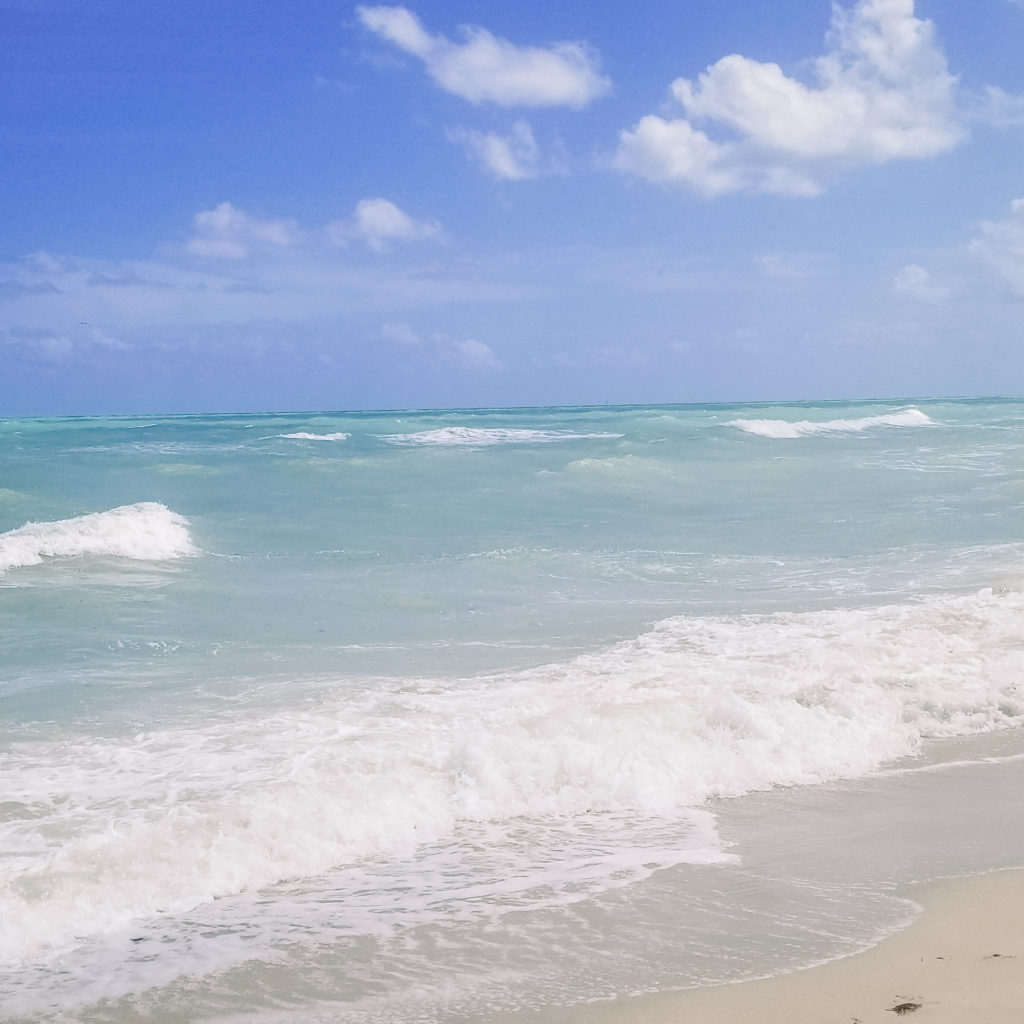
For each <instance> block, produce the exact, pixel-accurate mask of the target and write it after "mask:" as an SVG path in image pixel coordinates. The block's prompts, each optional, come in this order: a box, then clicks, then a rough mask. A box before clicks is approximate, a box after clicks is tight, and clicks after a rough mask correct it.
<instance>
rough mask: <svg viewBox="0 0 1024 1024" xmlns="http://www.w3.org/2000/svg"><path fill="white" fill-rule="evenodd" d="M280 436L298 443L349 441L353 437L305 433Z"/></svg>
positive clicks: (341, 434) (343, 434) (344, 434)
mask: <svg viewBox="0 0 1024 1024" xmlns="http://www.w3.org/2000/svg"><path fill="white" fill-rule="evenodd" d="M279 436H280V437H286V438H294V439H295V440H297V441H347V440H348V439H349V438H350V437H351V436H352V435H351V434H346V433H344V432H339V433H337V434H307V433H305V432H304V431H303V432H299V433H297V434H281V435H279Z"/></svg>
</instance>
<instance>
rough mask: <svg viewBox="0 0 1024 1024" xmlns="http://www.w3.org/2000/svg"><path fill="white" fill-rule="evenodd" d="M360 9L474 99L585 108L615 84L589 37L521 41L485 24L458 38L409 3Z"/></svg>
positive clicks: (376, 28) (383, 34) (371, 24)
mask: <svg viewBox="0 0 1024 1024" xmlns="http://www.w3.org/2000/svg"><path fill="white" fill-rule="evenodd" d="M356 13H357V14H358V16H359V20H360V21H361V23H362V24H363V26H364V27H365V28H366V29H368V30H369V31H371V32H373V33H375V34H376V35H377V36H379V37H380V38H381V39H383V40H385V41H386V42H389V43H391V44H393V45H394V46H397V47H398V48H399V49H401V50H403V51H405V52H406V53H409V54H411V55H413V56H414V57H418V58H419V59H420V60H422V61H423V64H424V66H425V67H426V70H427V73H428V74H429V75H430V77H431V78H432V79H433V80H434V81H435V82H436V83H437V85H439V86H440V87H441V88H442V89H444V90H445V91H447V92H450V93H452V94H453V95H455V96H459V97H461V98H462V99H465V100H469V102H470V103H477V104H479V103H495V104H498V105H499V106H505V107H511V106H526V107H563V106H564V107H574V108H579V107H583V106H586V104H588V103H590V102H591V100H594V99H596V98H597V97H599V96H602V95H604V94H605V93H607V92H608V91H609V89H610V88H611V82H610V80H609V79H608V78H606V77H605V76H603V75H602V74H600V72H599V70H598V68H599V62H598V58H597V55H596V54H595V53H594V52H593V50H592V49H591V48H590V47H588V46H586V45H585V44H583V43H578V42H560V43H550V44H548V45H547V46H518V45H516V44H515V43H511V42H509V41H508V40H507V39H501V38H499V37H497V36H494V35H492V34H491V33H490V32H488V31H487V29H485V28H481V27H479V26H464V27H462V28H461V29H460V33H461V35H462V37H463V40H462V42H453V41H452V40H451V39H449V38H448V37H447V36H444V35H442V34H440V33H437V34H432V33H430V32H428V31H427V30H426V29H425V28H424V27H423V23H422V22H421V21H420V20H419V18H418V17H417V16H416V15H415V14H413V13H412V11H410V10H408V9H407V8H405V7H391V6H377V7H359V8H357V9H356Z"/></svg>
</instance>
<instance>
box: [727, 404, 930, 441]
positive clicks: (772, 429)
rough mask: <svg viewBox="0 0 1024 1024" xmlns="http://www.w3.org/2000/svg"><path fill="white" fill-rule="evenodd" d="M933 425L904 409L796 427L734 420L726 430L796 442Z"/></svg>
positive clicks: (918, 412) (777, 422)
mask: <svg viewBox="0 0 1024 1024" xmlns="http://www.w3.org/2000/svg"><path fill="white" fill-rule="evenodd" d="M933 423H934V421H933V420H932V419H930V418H929V417H928V416H926V415H925V414H924V413H923V412H921V410H920V409H904V410H903V412H894V413H889V414H887V415H885V416H864V417H862V418H861V419H856V420H824V421H822V422H815V421H813V420H799V421H797V422H795V423H792V422H790V421H789V420H730V421H729V423H727V424H726V426H729V427H736V428H738V429H739V430H742V431H744V433H747V434H757V435H758V436H760V437H775V438H792V437H809V436H811V435H813V434H854V433H859V432H860V431H862V430H869V429H870V428H871V427H927V426H931V425H933Z"/></svg>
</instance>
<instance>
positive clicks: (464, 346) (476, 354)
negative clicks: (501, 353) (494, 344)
mask: <svg viewBox="0 0 1024 1024" xmlns="http://www.w3.org/2000/svg"><path fill="white" fill-rule="evenodd" d="M452 347H453V348H454V350H455V351H456V352H457V353H458V355H459V356H460V358H461V359H462V360H463V362H465V363H468V364H469V365H470V366H471V367H473V369H476V370H500V369H501V366H502V364H501V360H500V359H499V358H498V357H497V356H496V355H495V354H494V350H493V349H492V348H491V346H490V345H486V344H485V343H484V342H482V341H477V340H476V339H475V338H466V339H465V341H457V342H455V343H454V344H453V346H452Z"/></svg>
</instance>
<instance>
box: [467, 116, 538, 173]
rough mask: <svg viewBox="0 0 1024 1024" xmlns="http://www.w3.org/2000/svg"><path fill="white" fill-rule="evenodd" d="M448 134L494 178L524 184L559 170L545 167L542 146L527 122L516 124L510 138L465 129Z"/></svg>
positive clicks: (509, 135)
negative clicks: (527, 180)
mask: <svg viewBox="0 0 1024 1024" xmlns="http://www.w3.org/2000/svg"><path fill="white" fill-rule="evenodd" d="M448 134H449V138H450V139H451V140H452V141H453V142H457V143H461V144H462V145H463V146H465V148H466V151H467V152H468V153H469V154H470V156H471V157H473V159H474V160H476V161H477V163H479V164H480V166H481V167H483V168H484V170H486V171H487V172H488V173H490V174H492V175H493V176H494V177H495V178H499V179H503V180H505V181H524V180H525V179H527V178H536V177H537V176H538V175H540V174H543V173H551V172H553V171H555V170H557V169H558V167H557V165H555V164H553V163H550V164H548V165H547V166H545V165H544V164H543V162H542V158H541V150H540V146H539V145H538V144H537V140H536V139H535V138H534V137H533V130H532V129H531V128H530V126H529V124H527V122H526V121H516V123H515V124H514V125H513V126H512V131H511V132H509V133H508V134H507V135H499V134H497V133H496V132H480V131H470V130H467V129H464V128H459V129H455V130H454V131H451V132H449V133H448Z"/></svg>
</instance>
